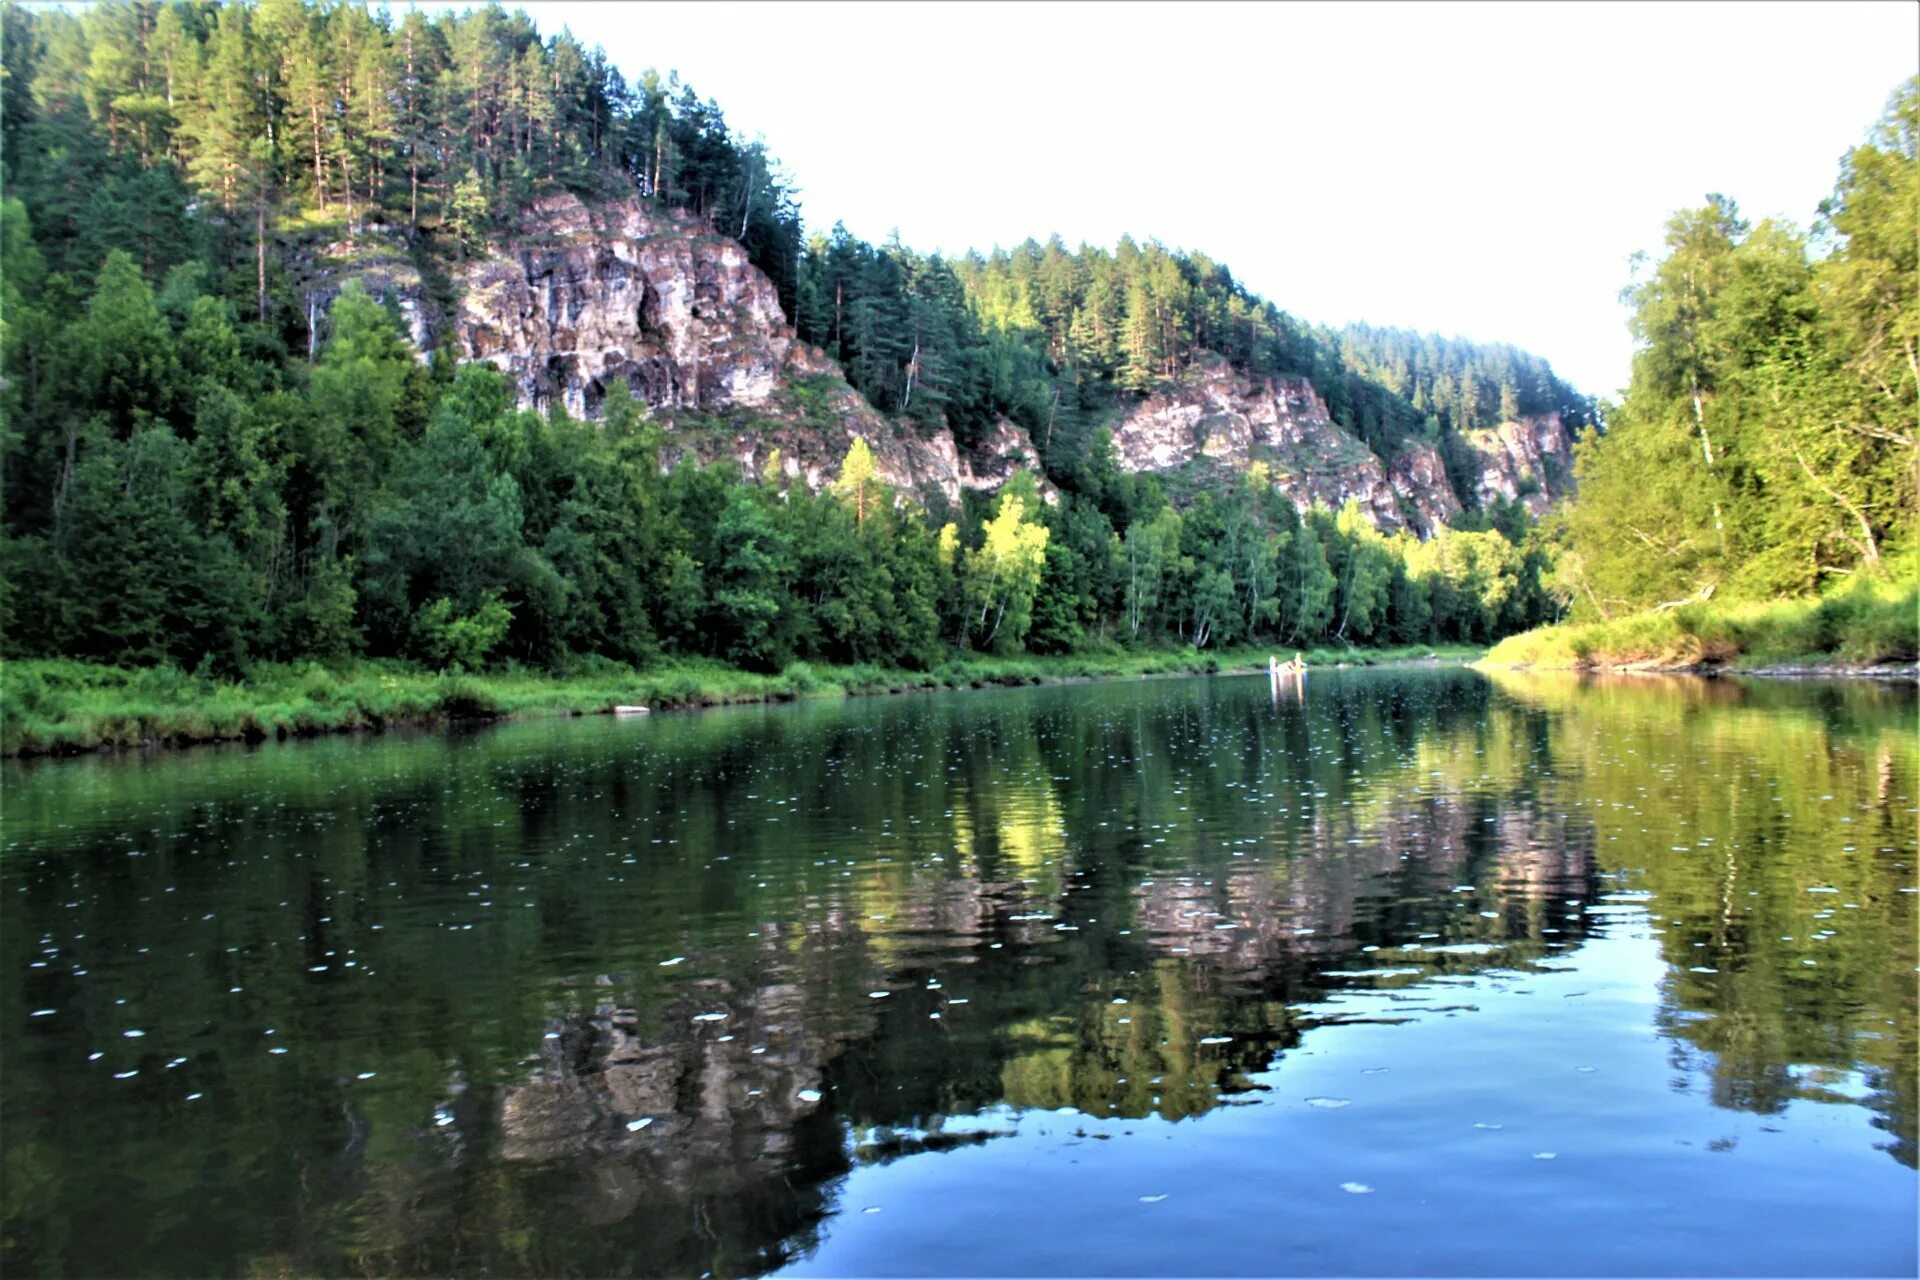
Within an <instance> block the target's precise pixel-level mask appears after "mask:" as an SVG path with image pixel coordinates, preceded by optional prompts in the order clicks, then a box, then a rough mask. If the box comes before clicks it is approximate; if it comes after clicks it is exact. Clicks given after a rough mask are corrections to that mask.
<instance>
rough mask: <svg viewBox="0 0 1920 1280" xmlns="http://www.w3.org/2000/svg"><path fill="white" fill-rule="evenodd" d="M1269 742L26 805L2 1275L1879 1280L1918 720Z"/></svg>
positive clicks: (1043, 734) (1053, 702) (15, 879)
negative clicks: (1745, 1277)
mask: <svg viewBox="0 0 1920 1280" xmlns="http://www.w3.org/2000/svg"><path fill="white" fill-rule="evenodd" d="M1269 694H1270V691H1269V689H1268V688H1267V685H1266V681H1265V680H1264V677H1260V678H1255V679H1252V680H1234V679H1218V680H1208V681H1152V682H1139V683H1129V684H1114V685H1099V686H1076V687H1069V688H1063V689H1042V690H1021V691H1009V692H992V693H980V694H970V695H960V696H952V697H933V698H910V699H893V700H876V701H872V702H866V703H856V704H848V705H845V706H821V705H813V706H799V707H790V708H777V709H760V708H752V709H740V710H735V711H728V712H718V713H707V714H701V715H694V716H676V717H654V718H652V719H651V720H650V721H647V722H638V723H636V722H631V721H628V722H611V721H596V722H587V723H574V724H567V723H544V724H539V723H536V724H524V725H517V726H510V727H507V728H505V729H502V730H499V731H496V732H492V733H486V734H480V735H474V736H469V737H454V738H443V737H440V736H424V737H410V738H398V737H394V738H386V739H379V740H373V741H365V742H330V743H314V744H305V745H302V746H299V747H294V748H286V749H273V750H265V751H258V752H239V751H231V752H230V751H208V752H192V753H185V754H182V755H179V756H174V757H165V758H161V759H157V760H154V761H152V762H148V763H141V762H137V761H118V762H115V761H89V762H80V763H76V764H71V765H61V766H55V767H52V768H47V767H41V768H38V769H18V770H14V771H12V772H10V773H9V774H8V775H7V778H6V782H7V784H8V796H9V815H8V829H7V832H6V837H5V843H6V850H5V861H4V863H3V864H0V866H3V868H4V871H5V881H4V889H5V893H6V902H7V905H8V907H9V908H11V909H12V910H10V912H9V913H8V915H7V916H5V917H0V925H4V927H3V928H0V939H3V940H4V944H5V950H4V959H5V960H6V961H7V962H8V964H9V966H10V968H9V972H12V973H14V974H15V975H17V976H16V981H15V983H14V984H12V985H10V986H9V987H8V988H7V989H8V991H9V995H8V1001H7V1005H6V1009H7V1011H8V1017H9V1022H10V1025H12V1026H13V1027H14V1029H15V1034H14V1036H13V1043H15V1044H16V1045H17V1046H18V1047H19V1051H18V1052H17V1053H15V1054H13V1055H11V1058H12V1060H11V1062H10V1072H9V1075H10V1089H9V1093H8V1096H7V1100H6V1104H5V1105H6V1116H5V1118H6V1121H7V1129H8V1132H9V1145H10V1151H11V1152H14V1154H12V1155H10V1165H9V1169H10V1172H9V1176H8V1183H9V1199H8V1201H7V1205H8V1207H7V1220H8V1221H7V1236H6V1240H7V1244H6V1248H7V1253H6V1260H7V1261H9V1262H10V1263H12V1264H14V1265H23V1264H27V1263H34V1264H45V1263H46V1262H47V1261H48V1260H57V1261H59V1262H60V1263H62V1264H63V1265H65V1266H66V1267H67V1268H68V1269H70V1270H76V1271H89V1270H94V1271H123V1270H126V1269H127V1268H128V1266H129V1265H132V1266H133V1267H134V1269H136V1270H137V1269H139V1266H138V1265H137V1263H130V1262H129V1259H130V1258H133V1257H134V1255H131V1254H126V1253H122V1252H117V1251H116V1250H117V1248H118V1246H116V1245H114V1243H113V1240H114V1237H112V1236H99V1235H97V1234H88V1233H76V1232H75V1231H74V1229H73V1224H75V1223H77V1222H79V1221H81V1220H82V1218H83V1217H84V1216H85V1215H88V1214H97V1213H100V1212H102V1211H103V1210H101V1208H100V1206H101V1205H103V1204H104V1205H108V1206H111V1207H110V1210H107V1212H109V1214H110V1216H112V1217H114V1218H116V1219H117V1220H119V1221H120V1222H121V1223H122V1224H123V1225H124V1226H125V1227H126V1229H127V1230H129V1231H134V1230H142V1231H146V1232H148V1233H149V1234H152V1233H156V1232H157V1233H158V1238H159V1240H160V1244H159V1245H158V1252H156V1251H155V1249H152V1248H149V1249H146V1250H143V1251H142V1252H141V1253H140V1254H139V1255H138V1258H140V1259H145V1258H151V1257H168V1258H171V1259H174V1260H175V1261H176V1262H177V1266H176V1268H175V1269H178V1270H182V1271H188V1272H204V1271H209V1270H235V1269H242V1268H244V1267H258V1266H284V1267H286V1268H288V1269H293V1270H309V1271H324V1272H338V1271H358V1270H367V1269H372V1270H374V1271H378V1272H388V1273H413V1272H425V1271H444V1270H448V1269H452V1270H469V1269H471V1268H472V1266H473V1265H474V1262H475V1260H476V1259H477V1260H481V1261H483V1262H484V1263H485V1265H487V1266H489V1267H490V1268H492V1269H495V1270H509V1271H521V1272H524V1271H533V1272H542V1273H544V1272H548V1271H561V1270H573V1271H580V1272H587V1273H595V1274H600V1273H608V1272H610V1271H633V1270H640V1271H645V1272H651V1273H658V1272H672V1273H676V1274H678V1273H683V1272H684V1273H691V1274H698V1273H699V1272H700V1271H704V1270H712V1271H714V1272H715V1273H716V1274H739V1273H750V1272H754V1271H759V1270H764V1269H766V1268H768V1267H769V1266H773V1265H777V1264H779V1263H780V1262H781V1261H782V1260H783V1259H796V1258H797V1259H798V1261H797V1262H795V1263H794V1264H793V1265H795V1266H796V1267H797V1268H798V1269H800V1270H802V1271H804V1272H806V1273H809V1274H848V1273H858V1272H863V1271H872V1270H887V1271H893V1272H923V1273H925V1272H932V1273H951V1272H953V1271H954V1270H956V1269H958V1270H964V1271H969V1272H976V1271H977V1272H981V1273H995V1272H998V1273H1029V1274H1031V1273H1038V1272H1041V1271H1061V1272H1066V1273H1075V1272H1078V1273H1086V1272H1103V1273H1104V1272H1113V1271H1134V1272H1151V1273H1175V1272H1192V1271H1208V1270H1238V1271H1251V1272H1260V1273H1271V1272H1283V1273H1284V1272H1289V1271H1300V1272H1320V1271H1340V1270H1344V1271H1356V1272H1366V1271H1373V1272H1382V1271H1385V1272H1416V1273H1433V1272H1482V1271H1507V1272H1535V1273H1552V1274H1568V1273H1574V1272H1582V1271H1585V1272H1595V1273H1608V1272H1619V1271H1641V1272H1644V1271H1677V1272H1694V1271H1700V1272H1715V1271H1717V1272H1730V1273H1748V1272H1760V1271H1796V1270H1797V1271H1802V1272H1813V1273H1823V1274H1824V1273H1838V1272H1861V1271H1873V1270H1876V1269H1886V1268H1889V1267H1890V1268H1892V1269H1894V1270H1903V1269H1904V1270H1907V1271H1910V1270H1911V1269H1912V1265H1913V1259H1914V1228H1913V1221H1912V1214H1911V1203H1912V1195H1913V1190H1914V1179H1913V1175H1912V1172H1911V1165H1912V1163H1913V1149H1914V1148H1913V1123H1914V1119H1913V1117H1914V1068H1913V1065H1912V1064H1913V1056H1914V1052H1913V1046H1914V1030H1913V1023H1914V996H1913V979H1912V974H1913V969H1914V943H1913V912H1912V901H1913V897H1912V889H1913V885H1914V876H1913V870H1912V863H1913V857H1914V839H1913V835H1912V830H1913V811H1914V796H1913V794H1912V791H1913V762H1914V747H1913V743H1912V735H1911V732H1910V729H1911V719H1912V710H1913V697H1912V693H1911V690H1910V689H1908V690H1885V689H1876V688H1871V687H1865V686H1861V687H1855V688H1848V689H1832V688H1828V687H1824V686H1813V687H1806V686H1802V687H1793V686H1753V687H1744V688H1743V687H1741V686H1737V685H1734V684H1732V683H1731V682H1721V683H1719V684H1717V685H1708V684H1704V683H1702V682H1678V681H1674V682H1661V683H1658V684H1654V683H1650V682H1639V683H1634V682H1590V683H1586V684H1578V683H1576V682H1573V681H1570V680H1558V679H1553V678H1530V679H1528V678H1521V679H1516V678H1512V677H1500V678H1498V682H1497V683H1491V682H1489V681H1487V680H1486V679H1484V678H1482V677H1479V676H1475V675H1471V674H1467V673H1461V672H1405V673H1361V672H1355V673H1351V674H1333V673H1329V674H1326V675H1324V676H1321V677H1317V678H1316V681H1315V683H1314V684H1313V686H1312V688H1311V690H1310V691H1305V696H1303V697H1301V698H1299V699H1293V700H1284V701H1283V700H1276V699H1273V698H1271V697H1270V696H1269ZM129 1028H131V1029H137V1030H142V1031H144V1032H145V1033H146V1034H145V1035H143V1036H140V1037H137V1038H134V1037H128V1036H126V1035H124V1034H123V1032H124V1030H125V1029H129ZM78 1151H85V1152H87V1153H88V1154H87V1158H86V1159H85V1160H84V1161H81V1160H78V1159H76V1158H75V1157H74V1156H73V1154H72V1153H74V1152H78ZM1889 1152H1890V1153H1891V1154H1892V1155H1893V1156H1894V1157H1895V1158H1893V1159H1889V1156H1888V1153H1889ZM188 1206H194V1207H193V1209H192V1211H191V1212H188V1209H187V1207H188ZM1842 1217H1844V1219H1845V1220H1846V1221H1848V1222H1849V1223H1851V1224H1853V1226H1852V1228H1851V1229H1850V1230H1849V1231H1848V1232H1847V1233H1846V1235H1845V1237H1844V1238H1843V1239H1840V1240H1838V1241H1836V1240H1835V1238H1834V1236H1833V1233H1832V1231H1831V1230H1830V1226H1831V1224H1832V1222H1834V1221H1836V1220H1838V1219H1840V1218H1842ZM988 1222H991V1223H993V1224H994V1226H993V1227H992V1229H991V1230H983V1229H982V1224H983V1223H988ZM1621 1222H1630V1223H1631V1224H1633V1229H1631V1230H1622V1229H1619V1228H1618V1227H1617V1226H1606V1225H1596V1224H1606V1223H1615V1224H1618V1223H1621ZM582 1223H586V1224H591V1225H592V1227H593V1230H592V1232H590V1233H585V1234H583V1233H582V1232H581V1231H580V1230H579V1229H578V1228H579V1225H580V1224H582ZM957 1260H964V1265H960V1263H959V1262H958V1261H957Z"/></svg>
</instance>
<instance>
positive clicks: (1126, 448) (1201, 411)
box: [1113, 361, 1460, 538]
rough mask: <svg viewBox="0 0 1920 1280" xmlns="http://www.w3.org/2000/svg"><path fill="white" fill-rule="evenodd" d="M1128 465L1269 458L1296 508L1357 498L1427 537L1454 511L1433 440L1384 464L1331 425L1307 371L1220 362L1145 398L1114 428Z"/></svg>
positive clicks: (1230, 465)
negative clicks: (1257, 370)
mask: <svg viewBox="0 0 1920 1280" xmlns="http://www.w3.org/2000/svg"><path fill="white" fill-rule="evenodd" d="M1113 444H1114V451H1115V454H1116V455H1117V459H1118V462H1119V465H1120V467H1121V469H1122V470H1125V471H1168V470H1173V469H1176V468H1181V467H1189V466H1199V467H1203V468H1212V469H1219V470H1223V471H1224V470H1232V471H1243V470H1245V469H1246V467H1247V466H1248V464H1250V463H1253V462H1263V463H1265V464H1266V465H1267V467H1268V470H1269V473H1270V475H1271V477H1272V480H1273V483H1274V484H1275V485H1276V486H1278V487H1279V488H1280V490H1281V491H1282V492H1284V493H1285V494H1286V495H1287V496H1288V497H1289V498H1291V499H1293V502H1294V505H1295V506H1297V507H1299V508H1301V509H1302V510H1304V509H1306V508H1307V507H1309V506H1311V505H1313V504H1314V503H1316V502H1317V503H1320V504H1322V505H1325V506H1327V507H1332V508H1336V509H1337V508H1339V507H1341V506H1343V505H1344V504H1345V503H1346V502H1347V500H1348V499H1353V500H1354V501H1357V502H1358V503H1359V504H1360V509H1361V510H1362V511H1363V512H1365V513H1366V514H1367V515H1368V516H1369V517H1370V518H1371V519H1372V521H1373V523H1374V524H1375V525H1376V526H1377V527H1379V528H1381V529H1384V530H1387V531H1390V532H1391V531H1395V530H1399V529H1410V530H1411V531H1413V532H1414V533H1415V534H1417V535H1419V536H1420V537H1423V538H1424V537H1428V536H1430V535H1431V534H1433V533H1434V532H1435V531H1436V530H1438V529H1439V528H1440V526H1441V525H1442V524H1444V523H1445V522H1446V521H1448V520H1450V519H1452V518H1453V517H1454V516H1456V515H1458V514H1459V513H1460V502H1459V499H1457V498H1456V497H1455V496H1454V493H1453V490H1452V489H1451V488H1450V487H1449V486H1448V484H1447V477H1446V467H1445V465H1444V464H1443V463H1442V462H1441V460H1440V455H1439V453H1438V452H1437V451H1436V450H1434V449H1433V447H1432V446H1430V445H1417V446H1414V447H1412V448H1410V449H1408V450H1407V451H1406V452H1405V453H1403V454H1402V455H1401V456H1399V457H1397V458H1395V459H1394V460H1393V461H1392V463H1391V464H1389V463H1385V462H1382V461H1381V459H1380V458H1379V457H1378V456H1377V455H1376V454H1374V452H1373V451H1372V450H1370V449H1368V448H1367V446H1366V445H1364V444H1362V443H1361V442H1360V441H1359V440H1357V439H1355V438H1354V437H1353V436H1351V435H1349V434H1348V433H1347V432H1345V431H1343V430H1341V429H1340V428H1339V427H1338V426H1337V425H1335V423H1334V421H1333V419H1332V417H1331V416H1330V415H1329V414H1328V412H1327V405H1326V401H1324V400H1322V399H1321V398H1320V395H1319V393H1318V392H1316V391H1315V390H1314V389H1313V384H1312V383H1310V382H1308V381H1307V380H1306V379H1305V378H1270V379H1266V380H1263V381H1260V382H1255V381H1253V380H1252V379H1250V378H1248V377H1247V376H1246V375H1245V374H1243V373H1240V372H1238V371H1236V370H1234V369H1233V368H1231V367H1229V366H1228V365H1227V364H1226V362H1224V361H1218V362H1215V363H1212V364H1209V365H1205V366H1198V367H1196V368H1194V369H1192V370H1190V371H1189V372H1188V374H1187V375H1186V376H1185V377H1183V378H1182V379H1181V380H1180V381H1179V382H1178V383H1177V384H1175V385H1173V386H1171V387H1169V388H1167V389H1165V390H1162V391H1159V392H1156V393H1155V394H1154V395H1152V396H1150V397H1148V398H1147V399H1146V400H1144V401H1142V402H1141V403H1140V404H1139V405H1138V406H1137V407H1136V408H1134V409H1133V411H1132V412H1130V413H1128V414H1127V415H1126V417H1125V418H1124V419H1122V420H1121V422H1120V425H1119V427H1118V428H1116V429H1115V431H1114V433H1113Z"/></svg>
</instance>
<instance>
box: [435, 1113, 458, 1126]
mask: <svg viewBox="0 0 1920 1280" xmlns="http://www.w3.org/2000/svg"><path fill="white" fill-rule="evenodd" d="M433 1123H434V1124H435V1125H436V1126H437V1127H439V1128H442V1129H444V1128H446V1127H447V1126H448V1125H450V1124H452V1123H453V1112H451V1111H436V1112H434V1113H433Z"/></svg>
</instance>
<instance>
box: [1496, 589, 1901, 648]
mask: <svg viewBox="0 0 1920 1280" xmlns="http://www.w3.org/2000/svg"><path fill="white" fill-rule="evenodd" d="M1916 659H1920V578H1915V577H1913V576H1911V575H1909V576H1907V577H1905V578H1904V579H1891V580H1875V579H1870V578H1859V579H1855V580H1853V581H1849V582H1847V583H1845V584H1843V585H1841V586H1839V587H1836V588H1834V589H1832V590H1830V591H1828V592H1827V593H1825V594H1824V595H1822V596H1820V597H1818V598H1815V599H1801V600H1775V601H1753V602H1748V603H1732V604H1723V603H1720V602H1717V601H1716V602H1701V603H1694V604H1689V605H1683V606H1681V607H1679V608H1674V609H1661V610H1654V611H1648V612H1644V613H1635V614H1629V615H1627V616H1626V617H1623V618H1617V619H1613V620H1611V621H1607V622H1591V623H1570V624H1565V625H1562V626H1555V627H1542V628H1540V629H1538V630H1534V631H1528V632H1525V633H1523V634H1521V635H1517V636H1512V637H1509V638H1508V639H1506V640H1503V641H1502V642H1500V643H1499V644H1498V645H1496V646H1494V648H1493V650H1492V651H1491V652H1490V653H1488V655H1487V658H1486V661H1487V664H1488V665H1489V666H1513V667H1547V668H1551V667H1580V668H1589V667H1597V668H1606V667H1626V666H1650V667H1674V666H1688V667H1690V666H1720V665H1726V664H1731V665H1733V666H1735V667H1740V666H1766V665H1776V664H1780V665H1794V664H1796V663H1801V662H1822V661H1833V660H1838V661H1842V662H1854V663H1879V662H1903V663H1912V662H1913V661H1915V660H1916Z"/></svg>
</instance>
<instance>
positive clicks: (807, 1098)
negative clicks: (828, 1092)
mask: <svg viewBox="0 0 1920 1280" xmlns="http://www.w3.org/2000/svg"><path fill="white" fill-rule="evenodd" d="M793 1096H794V1097H796V1098H798V1099H800V1101H802V1102H818V1101H820V1091H819V1090H818V1089H802V1090H801V1091H800V1092H799V1093H796V1094H794V1095H793Z"/></svg>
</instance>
